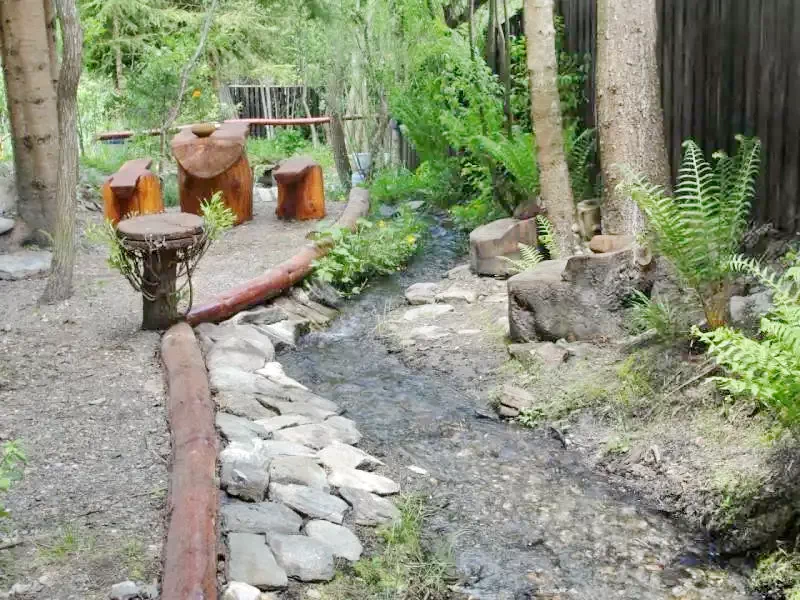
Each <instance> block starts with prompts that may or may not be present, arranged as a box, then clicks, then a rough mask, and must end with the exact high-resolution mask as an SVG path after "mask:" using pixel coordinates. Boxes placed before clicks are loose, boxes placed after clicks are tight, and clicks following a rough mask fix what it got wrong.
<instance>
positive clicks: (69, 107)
mask: <svg viewBox="0 0 800 600" xmlns="http://www.w3.org/2000/svg"><path fill="white" fill-rule="evenodd" d="M56 9H57V11H58V18H59V21H60V22H61V33H62V36H61V37H62V40H63V58H62V60H61V69H60V71H59V76H58V184H57V187H56V211H57V221H56V230H55V235H54V242H53V270H52V272H51V273H50V277H49V278H48V280H47V285H46V286H45V289H44V292H43V294H42V298H41V300H42V302H58V301H60V300H66V299H67V298H69V297H70V296H71V295H72V272H73V267H74V265H75V206H76V201H77V197H76V196H77V189H78V82H79V81H80V78H81V69H82V63H81V56H82V49H83V32H82V31H81V24H80V21H79V20H78V10H77V8H76V6H75V0H56Z"/></svg>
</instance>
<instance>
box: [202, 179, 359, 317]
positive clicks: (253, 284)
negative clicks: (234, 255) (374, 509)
mask: <svg viewBox="0 0 800 600" xmlns="http://www.w3.org/2000/svg"><path fill="white" fill-rule="evenodd" d="M368 211H369V192H368V191H367V190H365V189H363V188H353V189H352V190H351V191H350V198H349V200H348V202H347V206H346V207H345V209H344V212H343V213H342V215H341V216H340V217H339V219H338V220H337V221H336V226H337V227H346V228H348V229H355V226H356V223H357V222H358V219H360V218H361V217H364V216H366V214H367V212H368ZM329 250H330V245H329V244H326V243H325V242H315V243H313V244H310V245H308V246H305V247H304V248H303V249H301V250H300V251H299V252H298V253H297V254H295V255H294V256H293V257H292V258H290V259H289V260H287V261H284V262H282V263H281V264H279V265H278V266H276V267H273V268H272V269H270V270H269V271H267V272H266V273H264V274H263V275H260V276H259V277H256V278H254V279H251V280H250V281H247V282H245V283H243V284H241V285H238V286H236V287H234V288H232V289H230V290H228V291H227V292H225V293H223V294H221V295H220V296H217V298H215V299H214V300H212V301H211V302H208V303H206V304H203V305H200V306H196V307H194V308H192V309H191V310H190V311H189V314H187V315H186V321H187V322H188V323H189V324H190V325H191V326H192V327H195V326H197V325H199V324H200V323H217V322H219V321H223V320H225V319H227V318H229V317H232V316H233V315H235V314H236V313H238V312H240V311H242V310H245V309H247V308H250V307H252V306H255V305H257V304H263V303H264V302H266V301H267V300H269V299H270V298H274V297H276V296H279V295H280V294H282V293H283V292H285V291H286V290H288V289H289V288H290V287H292V286H293V285H295V284H296V283H298V282H299V281H301V280H302V279H303V278H305V277H306V276H307V275H308V274H309V273H310V272H311V270H312V268H311V263H312V262H314V261H315V260H316V259H318V258H321V257H323V256H325V255H326V254H327V253H328V251H329Z"/></svg>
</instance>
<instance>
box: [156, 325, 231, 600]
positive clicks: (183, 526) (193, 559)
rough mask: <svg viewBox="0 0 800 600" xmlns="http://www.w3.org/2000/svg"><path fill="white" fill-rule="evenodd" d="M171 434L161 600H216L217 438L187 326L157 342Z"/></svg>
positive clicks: (204, 381)
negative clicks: (162, 364)
mask: <svg viewBox="0 0 800 600" xmlns="http://www.w3.org/2000/svg"><path fill="white" fill-rule="evenodd" d="M161 360H162V361H163V363H164V368H165V371H166V379H167V408H168V415H169V428H170V432H171V434H172V469H171V472H170V480H169V481H170V483H169V499H168V502H167V510H168V517H167V518H168V525H167V541H166V545H165V549H164V563H163V566H164V572H163V576H162V582H161V599H162V600H216V598H217V581H216V574H217V484H216V481H215V476H216V465H217V433H216V430H215V428H214V413H215V410H214V404H213V401H212V399H211V393H210V390H209V385H208V375H207V372H206V366H205V362H204V360H203V355H202V354H201V352H200V346H199V344H198V343H197V339H196V338H195V335H194V331H193V330H192V328H191V327H189V325H187V324H186V323H178V324H177V325H174V326H173V327H171V328H170V329H169V330H168V331H167V332H166V334H164V338H163V339H162V341H161Z"/></svg>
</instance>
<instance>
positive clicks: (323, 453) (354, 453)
mask: <svg viewBox="0 0 800 600" xmlns="http://www.w3.org/2000/svg"><path fill="white" fill-rule="evenodd" d="M319 461H320V462H321V463H322V464H323V465H325V466H326V467H328V468H329V469H343V468H344V469H360V468H365V469H369V470H371V469H374V468H375V467H377V466H380V465H383V463H382V462H381V461H380V460H378V459H377V458H375V457H374V456H371V455H369V454H367V453H366V452H364V451H363V450H359V449H358V448H353V446H349V445H348V444H342V443H341V442H333V443H331V444H330V445H328V446H325V448H323V449H322V450H320V451H319Z"/></svg>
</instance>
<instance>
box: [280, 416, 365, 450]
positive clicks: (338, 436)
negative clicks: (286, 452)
mask: <svg viewBox="0 0 800 600" xmlns="http://www.w3.org/2000/svg"><path fill="white" fill-rule="evenodd" d="M273 436H274V437H275V439H276V440H283V441H286V442H295V443H298V444H303V445H305V446H309V447H311V448H317V449H322V448H324V447H325V446H328V445H330V444H331V443H333V442H342V443H344V444H357V443H358V442H359V440H360V439H361V434H360V433H358V431H355V432H353V431H344V430H342V429H339V428H337V427H334V426H331V425H328V424H327V421H326V422H324V423H311V424H309V425H298V426H297V427H290V428H288V429H281V430H280V431H276V432H275V433H274V434H273Z"/></svg>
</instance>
